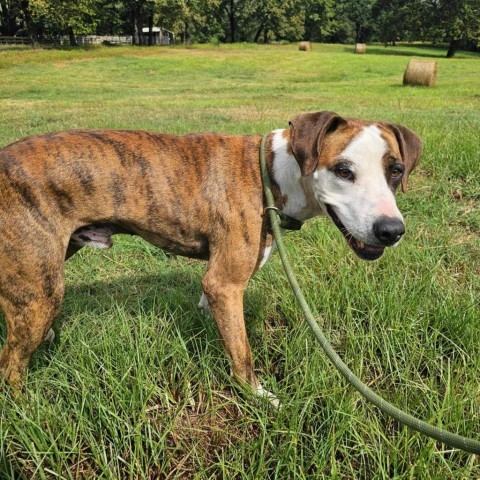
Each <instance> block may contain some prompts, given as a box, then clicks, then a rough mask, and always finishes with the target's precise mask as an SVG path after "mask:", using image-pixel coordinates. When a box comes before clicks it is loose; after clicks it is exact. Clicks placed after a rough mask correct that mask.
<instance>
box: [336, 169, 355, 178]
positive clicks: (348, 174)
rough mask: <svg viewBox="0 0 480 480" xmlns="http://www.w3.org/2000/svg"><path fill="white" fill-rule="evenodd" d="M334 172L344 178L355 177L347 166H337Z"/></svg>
mask: <svg viewBox="0 0 480 480" xmlns="http://www.w3.org/2000/svg"><path fill="white" fill-rule="evenodd" d="M335 173H336V174H337V175H338V176H339V177H340V178H344V179H345V180H353V179H354V178H355V177H354V175H353V172H352V171H351V170H350V169H349V168H347V167H338V168H337V169H336V170H335Z"/></svg>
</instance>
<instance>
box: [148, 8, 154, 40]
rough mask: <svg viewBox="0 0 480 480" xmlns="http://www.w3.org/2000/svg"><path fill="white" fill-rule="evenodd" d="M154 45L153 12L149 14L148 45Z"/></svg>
mask: <svg viewBox="0 0 480 480" xmlns="http://www.w3.org/2000/svg"><path fill="white" fill-rule="evenodd" d="M152 45H153V13H152V14H150V15H149V16H148V46H149V47H151V46H152Z"/></svg>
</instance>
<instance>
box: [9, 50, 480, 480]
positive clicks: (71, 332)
mask: <svg viewBox="0 0 480 480" xmlns="http://www.w3.org/2000/svg"><path fill="white" fill-rule="evenodd" d="M437 55H438V51H437V50H435V49H432V48H426V47H420V46H399V47H397V48H391V47H389V48H387V49H385V48H383V47H369V49H368V51H367V54H366V55H354V54H353V47H345V46H332V45H318V44H315V45H314V50H313V51H312V52H298V51H297V47H296V46H295V45H290V46H270V47H269V46H245V45H237V46H221V47H213V46H212V47H202V48H192V49H183V48H173V49H170V48H160V47H159V48H151V49H147V48H127V47H125V48H118V49H108V48H100V49H92V50H86V51H84V50H71V51H55V50H49V51H41V50H40V51H6V52H0V99H1V101H0V145H1V146H4V145H6V144H8V143H10V142H12V141H15V140H17V139H19V138H21V137H23V136H25V135H30V134H33V133H39V132H45V131H53V130H64V129H71V128H83V127H94V128H142V129H151V130H157V131H164V132H170V133H186V132H193V131H196V132H197V131H224V132H232V133H241V134H251V133H263V132H265V131H268V130H269V129H273V128H280V127H286V126H287V124H288V123H287V122H288V120H289V119H290V118H291V117H293V116H295V115H297V114H299V113H302V112H306V111H316V110H324V109H328V110H334V111H337V112H339V113H341V114H342V115H345V116H355V117H361V118H366V119H374V120H388V121H391V122H397V123H402V124H405V125H407V126H409V127H411V128H413V129H414V130H416V131H418V132H419V133H420V135H421V136H422V137H423V138H424V142H425V153H424V156H423V158H422V160H421V164H420V166H419V168H418V169H417V171H416V172H415V173H414V175H413V176H412V177H411V180H410V189H409V192H408V193H407V194H405V195H399V199H398V202H399V205H400V208H401V210H402V212H403V213H404V216H405V218H406V221H407V235H406V238H405V239H404V241H402V243H401V245H400V246H399V247H398V248H397V249H394V250H391V251H388V252H387V254H386V255H385V256H384V258H382V259H381V260H380V261H379V262H375V263H365V262H361V261H360V260H357V259H356V258H354V256H353V254H352V253H351V252H350V251H349V250H348V247H347V246H346V245H345V242H344V240H343V239H342V238H341V236H340V235H339V234H338V232H337V230H336V229H335V227H334V226H332V225H330V224H329V222H328V221H326V220H324V219H319V220H314V221H312V222H310V223H308V224H307V225H306V226H305V227H304V229H302V231H301V232H300V233H298V234H289V235H288V239H287V243H288V247H289V250H290V254H291V258H292V259H293V260H294V267H295V270H296V272H297V274H298V276H299V279H300V280H301V283H302V286H303V288H304V292H305V294H306V296H307V298H308V300H309V302H310V304H311V305H312V307H313V309H314V311H315V312H316V313H317V314H318V317H319V319H320V321H321V322H322V324H323V328H324V329H325V330H326V331H327V334H328V336H329V338H330V339H331V340H332V342H333V343H334V345H335V346H336V348H337V349H338V351H339V353H340V354H341V356H342V357H343V358H344V359H345V361H346V362H347V363H348V364H349V365H350V367H351V368H352V369H353V370H354V371H356V372H357V373H358V374H359V375H360V376H361V377H362V378H363V380H364V381H366V382H367V383H368V384H369V385H370V386H371V387H372V388H374V389H375V390H376V391H377V392H379V393H380V394H382V395H384V396H385V397H387V398H389V399H390V400H391V401H392V402H394V403H395V404H396V405H397V406H399V407H401V408H404V409H406V410H408V411H409V412H411V413H413V414H416V415H418V416H420V417H422V418H424V419H425V420H427V421H430V422H431V423H433V424H435V425H441V426H444V427H446V428H448V429H450V430H452V431H455V432H458V433H460V434H463V435H467V436H474V437H477V438H478V437H479V435H480V426H479V425H480V422H479V420H480V408H479V405H480V390H479V388H480V387H479V383H478V377H479V371H480V344H479V342H478V336H479V332H480V310H479V309H480V304H479V300H478V299H479V298H480V297H479V295H480V275H479V274H480V236H479V232H480V214H479V206H480V183H479V175H480V163H479V160H478V159H479V158H480V142H479V137H478V132H479V131H480V96H479V90H478V78H479V76H480V62H479V59H480V57H479V56H478V55H474V54H466V53H465V54H461V55H459V57H458V58H455V59H453V60H452V59H448V60H447V59H443V58H436V60H437V62H438V78H437V84H436V86H435V87H434V88H412V87H403V86H402V85H401V82H402V75H403V71H404V69H405V67H406V64H407V62H408V60H409V58H410V57H411V56H427V57H430V56H432V57H436V56H437ZM203 271H204V265H202V264H201V263H200V262H196V261H192V260H189V259H184V258H172V257H168V256H166V255H165V254H164V253H163V252H161V251H159V250H157V249H155V248H154V247H152V246H150V245H148V244H146V243H144V242H143V241H141V240H139V239H136V238H126V237H125V238H124V237H118V239H117V240H116V244H115V246H114V247H113V248H112V249H111V250H109V251H107V252H99V251H93V250H88V249H83V250H82V251H81V252H80V253H79V254H77V255H76V256H75V257H73V258H72V259H71V260H70V261H69V262H68V263H67V265H66V272H65V274H66V280H67V290H66V295H65V301H64V307H63V311H62V314H61V316H60V318H59V319H58V321H57V323H56V326H55V329H56V331H57V335H58V340H57V342H56V343H55V345H54V346H53V347H50V348H49V347H42V348H41V349H40V350H39V351H38V352H37V353H36V354H35V355H34V358H33V361H32V364H31V367H30V369H29V373H28V379H27V384H26V391H25V395H23V396H20V397H17V398H12V397H11V396H10V393H9V391H8V390H7V389H4V390H2V391H1V392H0V410H1V413H0V478H2V479H3V478H5V479H21V478H25V479H30V478H39V479H44V478H48V479H53V478H67V479H68V478H89V479H90V478H92V479H93V478H95V479H97V478H104V479H116V478H119V479H129V478H131V479H140V478H152V479H153V478H182V479H183V478H198V479H204V478H205V479H207V478H225V479H231V478H238V479H257V478H258V479H263V478H278V479H287V478H288V479H290V478H292V479H297V478H298V479H303V478H311V479H313V478H315V479H316V478H342V479H344V478H347V479H357V478H362V479H384V478H398V479H400V478H401V479H403V478H405V479H407V478H409V479H410V478H415V479H425V480H426V479H431V478H436V479H475V478H480V467H479V464H478V459H475V458H474V457H473V456H471V455H468V454H465V453H463V452H459V451H450V450H449V449H448V448H444V446H442V445H441V444H437V443H435V442H434V441H432V440H429V439H427V438H425V437H423V436H421V435H420V434H418V433H415V432H413V431H410V430H408V429H406V428H404V427H401V426H399V425H398V424H397V423H396V422H395V421H393V420H392V419H390V418H387V417H384V416H383V415H381V414H380V413H379V412H378V411H377V410H376V409H375V407H373V406H371V405H369V404H367V403H365V401H364V400H363V399H362V398H361V397H360V396H359V395H358V394H357V393H355V392H354V391H353V390H352V389H351V388H350V387H348V386H347V385H346V383H345V382H344V380H343V379H342V378H341V376H340V375H339V374H338V373H337V372H336V371H335V370H334V369H333V367H332V366H331V365H330V364H329V363H328V362H327V360H326V359H325V357H324V356H323V354H322V352H321V351H320V350H319V348H318V347H317V345H316V343H315V341H314V339H313V337H312V335H311V334H310V332H309V331H308V329H307V327H306V326H305V324H304V322H303V321H302V317H301V314H300V312H299V310H298V308H297V306H296V305H295V302H294V299H293V295H292V293H291V292H290V291H289V288H288V284H287V282H286V279H285V276H284V274H283V271H282V268H281V265H280V261H279V259H278V258H277V257H276V256H274V257H273V259H272V260H271V261H270V262H269V263H268V264H267V265H266V266H265V267H264V268H263V269H262V270H261V271H260V272H259V273H258V274H257V275H256V277H255V278H254V279H253V280H252V282H251V284H250V286H249V288H248V290H247V294H246V299H245V303H246V321H247V326H248V331H249V336H250V339H251V343H252V347H253V351H254V355H255V357H256V368H257V373H258V375H259V377H260V378H261V379H262V382H263V384H264V385H265V386H266V388H268V389H269V390H271V391H273V392H275V393H276V394H277V395H278V397H279V398H280V399H281V401H282V405H283V406H282V408H281V409H280V410H278V411H275V410H273V409H272V408H271V407H270V406H269V405H268V404H267V403H265V402H262V401H259V400H258V399H255V398H252V396H251V395H249V394H248V392H245V391H242V390H241V389H240V387H239V386H238V385H236V384H235V383H234V382H232V381H231V379H230V377H229V374H228V372H229V367H228V363H227V360H226V358H225V354H224V353H223V350H222V346H221V343H220V341H219V338H218V333H217V330H216V327H215V325H214V324H213V322H212V321H210V320H207V319H204V318H202V317H201V316H200V314H199V313H198V311H197V308H196V305H197V302H198V297H199V296H200V293H201V289H200V280H201V276H202V273H203ZM0 324H1V331H0V335H1V337H2V338H4V337H5V328H4V322H0Z"/></svg>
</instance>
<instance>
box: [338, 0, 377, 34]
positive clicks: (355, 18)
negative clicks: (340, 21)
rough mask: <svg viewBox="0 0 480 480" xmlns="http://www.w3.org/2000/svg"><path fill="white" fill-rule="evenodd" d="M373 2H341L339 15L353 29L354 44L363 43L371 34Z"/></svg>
mask: <svg viewBox="0 0 480 480" xmlns="http://www.w3.org/2000/svg"><path fill="white" fill-rule="evenodd" d="M372 3H373V0H341V1H340V2H338V4H337V5H338V10H339V14H340V15H343V16H345V18H346V19H348V20H349V21H350V22H352V24H353V26H354V29H355V43H365V42H366V41H367V39H368V37H369V35H370V34H371V32H372V30H373V28H372Z"/></svg>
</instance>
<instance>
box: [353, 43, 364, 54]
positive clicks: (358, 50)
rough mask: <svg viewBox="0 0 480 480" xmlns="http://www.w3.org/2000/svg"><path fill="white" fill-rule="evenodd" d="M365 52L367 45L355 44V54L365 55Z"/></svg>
mask: <svg viewBox="0 0 480 480" xmlns="http://www.w3.org/2000/svg"><path fill="white" fill-rule="evenodd" d="M366 51H367V45H365V43H357V44H356V45H355V53H365V52H366Z"/></svg>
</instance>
